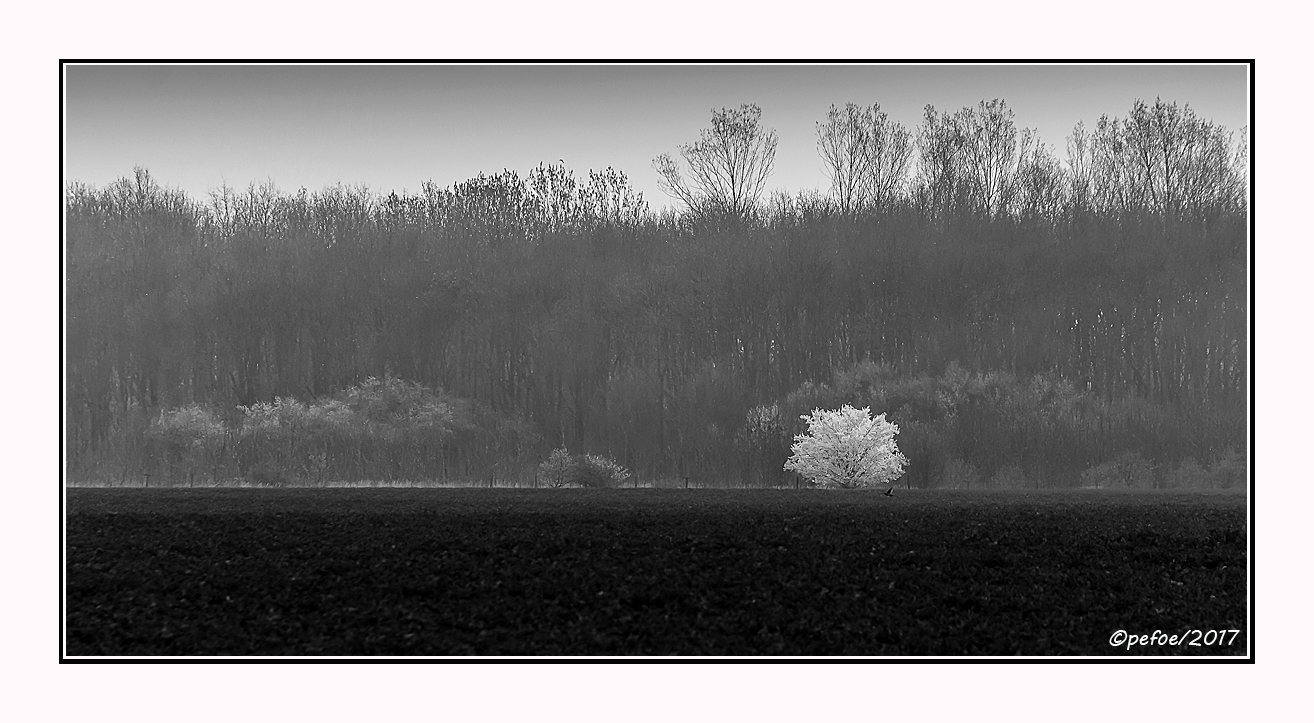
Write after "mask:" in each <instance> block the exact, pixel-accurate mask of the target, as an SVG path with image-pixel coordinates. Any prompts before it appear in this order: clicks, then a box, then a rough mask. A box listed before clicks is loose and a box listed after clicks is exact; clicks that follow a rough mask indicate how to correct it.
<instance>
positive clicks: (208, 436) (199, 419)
mask: <svg viewBox="0 0 1314 723" xmlns="http://www.w3.org/2000/svg"><path fill="white" fill-rule="evenodd" d="M146 436H147V439H149V440H150V441H151V442H153V443H154V445H155V446H156V447H157V448H158V450H159V452H160V458H161V459H162V461H163V462H164V464H165V471H167V472H169V473H173V474H176V475H185V476H186V477H187V479H188V480H189V482H190V480H191V479H192V478H193V477H194V476H195V475H196V473H197V472H200V473H202V475H209V476H213V468H214V466H215V464H216V462H217V459H216V458H217V457H218V455H219V453H220V450H221V449H222V448H223V446H224V444H225V442H226V441H227V431H226V429H225V427H224V425H223V422H221V421H219V419H218V418H217V417H216V416H215V415H214V413H213V412H211V411H210V410H209V409H206V408H204V407H201V406H200V405H197V404H192V405H189V406H186V407H182V408H180V409H172V410H162V411H161V412H160V416H159V417H157V418H156V419H155V421H154V422H153V423H152V424H151V426H150V427H149V428H148V429H147V430H146Z"/></svg>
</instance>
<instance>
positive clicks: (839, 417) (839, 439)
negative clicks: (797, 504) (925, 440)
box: [785, 404, 908, 488]
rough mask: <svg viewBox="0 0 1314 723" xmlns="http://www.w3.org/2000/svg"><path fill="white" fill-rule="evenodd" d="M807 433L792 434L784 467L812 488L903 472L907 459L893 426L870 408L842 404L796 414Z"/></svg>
mask: <svg viewBox="0 0 1314 723" xmlns="http://www.w3.org/2000/svg"><path fill="white" fill-rule="evenodd" d="M802 418H803V419H804V420H805V421H806V422H807V423H808V433H807V434H800V435H798V436H796V437H795V438H794V440H795V441H794V446H793V452H794V454H793V456H792V457H790V458H789V461H787V462H786V463H785V469H787V470H790V471H793V472H798V473H799V474H801V475H803V476H804V477H806V478H808V479H809V480H811V481H812V482H813V484H814V485H816V486H818V487H840V488H854V487H872V486H875V485H880V484H885V483H886V482H892V481H894V480H895V479H897V478H898V477H899V475H901V474H903V468H904V465H906V464H907V463H908V459H907V458H906V457H904V456H903V454H902V453H900V452H899V447H898V445H897V444H895V441H894V435H896V434H898V433H899V427H898V426H897V425H895V424H893V423H891V422H887V421H885V415H884V414H880V415H877V416H876V418H875V419H873V418H872V416H871V409H870V408H868V407H864V408H862V409H854V408H853V407H850V406H849V405H847V404H846V405H844V406H843V407H841V408H839V409H838V410H835V411H827V410H823V409H815V410H813V412H812V414H810V415H803V417H802Z"/></svg>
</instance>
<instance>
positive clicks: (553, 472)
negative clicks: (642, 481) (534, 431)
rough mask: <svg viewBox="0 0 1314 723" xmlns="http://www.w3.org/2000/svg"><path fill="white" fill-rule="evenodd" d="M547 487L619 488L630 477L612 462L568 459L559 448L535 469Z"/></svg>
mask: <svg viewBox="0 0 1314 723" xmlns="http://www.w3.org/2000/svg"><path fill="white" fill-rule="evenodd" d="M538 470H539V478H540V480H541V481H542V482H543V484H544V486H547V487H598V488H601V487H619V486H620V485H621V484H623V483H624V482H625V480H627V479H629V476H630V473H629V471H628V470H626V469H625V468H624V467H622V466H620V465H619V464H617V463H616V461H615V460H612V459H608V458H606V457H599V456H597V455H592V454H577V455H574V456H571V455H570V453H569V452H567V451H566V448H565V447H559V448H557V449H555V450H553V451H552V454H551V455H550V456H549V457H548V458H547V460H545V461H544V462H543V463H542V464H540V465H539V467H538Z"/></svg>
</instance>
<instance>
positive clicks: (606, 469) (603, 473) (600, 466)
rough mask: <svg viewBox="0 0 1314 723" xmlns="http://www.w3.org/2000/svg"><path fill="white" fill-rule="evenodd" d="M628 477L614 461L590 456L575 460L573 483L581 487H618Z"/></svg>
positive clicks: (579, 457) (625, 471) (586, 455)
mask: <svg viewBox="0 0 1314 723" xmlns="http://www.w3.org/2000/svg"><path fill="white" fill-rule="evenodd" d="M629 476H630V473H629V472H628V471H627V470H626V469H625V468H624V467H622V466H620V465H619V464H616V462H615V460H611V459H608V458H606V457H597V456H594V455H591V454H584V455H580V456H578V457H576V458H575V481H576V482H577V483H578V484H579V485H580V486H581V487H619V486H621V485H622V484H624V482H625V480H626V479H629Z"/></svg>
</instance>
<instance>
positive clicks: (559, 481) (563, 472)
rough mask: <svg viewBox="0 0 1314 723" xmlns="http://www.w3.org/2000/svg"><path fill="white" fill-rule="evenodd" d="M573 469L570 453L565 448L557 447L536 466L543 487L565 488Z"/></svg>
mask: <svg viewBox="0 0 1314 723" xmlns="http://www.w3.org/2000/svg"><path fill="white" fill-rule="evenodd" d="M573 468H574V460H573V459H571V456H570V453H569V452H567V451H566V448H565V447H558V448H556V449H554V450H552V454H551V455H549V456H548V458H547V459H546V460H544V461H543V463H542V464H540V465H539V466H538V473H539V481H540V482H542V484H543V486H544V487H565V486H566V485H567V484H568V483H569V482H570V480H571V478H572V475H573Z"/></svg>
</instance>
